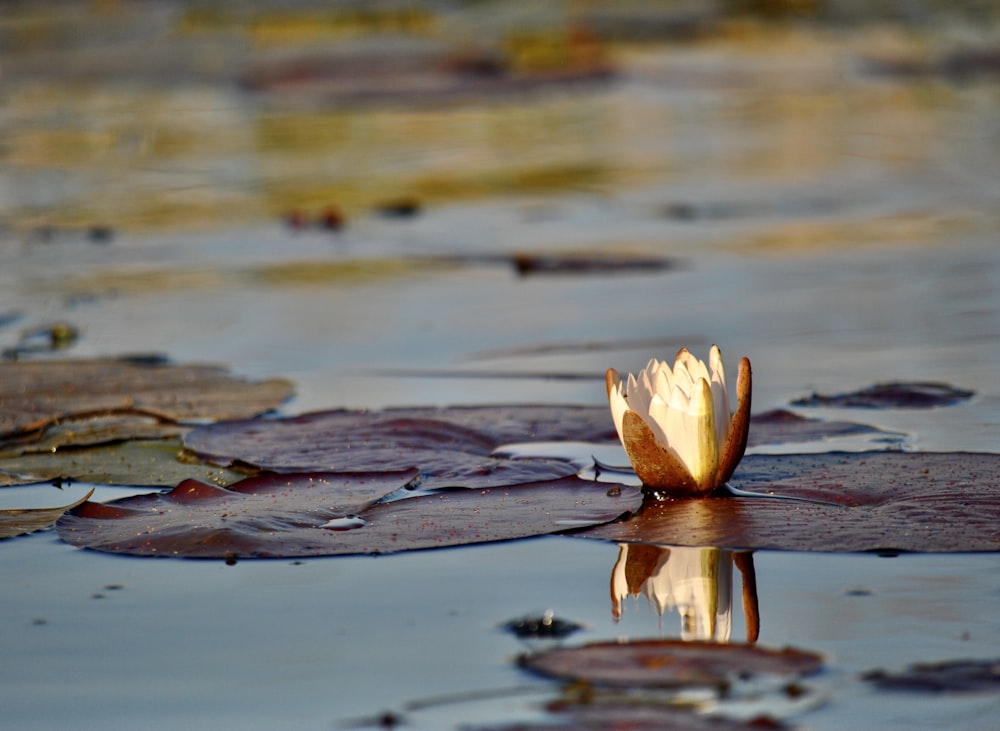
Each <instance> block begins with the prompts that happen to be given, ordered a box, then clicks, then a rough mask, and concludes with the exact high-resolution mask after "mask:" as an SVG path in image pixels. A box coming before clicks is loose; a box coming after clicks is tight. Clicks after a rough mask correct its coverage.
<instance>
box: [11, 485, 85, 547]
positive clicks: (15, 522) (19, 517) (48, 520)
mask: <svg viewBox="0 0 1000 731" xmlns="http://www.w3.org/2000/svg"><path fill="white" fill-rule="evenodd" d="M93 494H94V491H93V490H91V491H90V492H88V493H87V494H86V495H84V496H83V497H82V498H80V499H79V500H77V501H76V502H74V503H70V504H69V505H64V506H62V507H59V508H27V509H19V510H0V538H13V537H14V536H20V535H24V534H25V533H34V532H35V531H36V530H42V529H43V528H48V527H49V526H51V525H53V524H54V523H55V522H56V521H57V520H59V518H60V517H61V516H62V514H63V513H65V512H66V511H67V510H70V509H72V508H75V507H77V506H78V505H82V504H83V503H84V502H85V501H86V500H87V499H88V498H89V497H90V496H91V495H93Z"/></svg>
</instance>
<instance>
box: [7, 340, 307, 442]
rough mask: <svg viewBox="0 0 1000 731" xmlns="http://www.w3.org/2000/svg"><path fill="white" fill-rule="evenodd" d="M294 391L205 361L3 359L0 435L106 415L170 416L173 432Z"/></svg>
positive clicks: (27, 433) (28, 436)
mask: <svg viewBox="0 0 1000 731" xmlns="http://www.w3.org/2000/svg"><path fill="white" fill-rule="evenodd" d="M291 393H292V387H291V384H290V383H289V382H287V381H284V380H279V379H273V380H268V381H257V382H249V381H244V380H242V379H238V378H235V377H233V376H231V375H229V374H228V373H226V371H225V370H224V369H222V368H219V367H216V366H209V365H164V364H159V363H149V362H145V361H136V360H116V359H98V360H46V361H28V362H14V363H0V440H6V442H7V443H6V444H4V445H3V446H4V447H5V448H6V449H9V448H10V446H11V443H12V442H17V443H21V442H25V441H28V442H30V441H33V440H36V439H38V438H41V437H42V436H43V432H44V430H45V429H46V428H47V427H50V426H51V425H53V424H55V423H56V422H58V421H60V420H62V419H66V418H78V419H79V418H85V417H93V416H107V415H110V414H115V415H121V414H125V415H137V416H145V417H153V418H155V419H159V420H161V421H164V422H168V427H167V435H169V434H171V433H173V432H174V431H175V426H174V424H172V423H170V422H179V421H181V422H183V421H190V420H204V419H233V418H244V417H248V416H252V415H254V414H259V413H262V412H265V411H269V410H271V409H273V408H275V407H277V406H279V405H280V404H281V403H282V402H283V401H285V400H286V399H287V398H288V397H289V396H290V395H291ZM96 423H97V424H98V425H99V428H104V427H106V424H104V423H102V422H100V420H98V422H96ZM141 424H142V435H143V436H149V423H148V419H145V420H141ZM73 439H74V440H80V439H82V437H81V436H80V435H79V434H76V435H75V436H74V437H73ZM73 443H87V442H86V441H83V442H80V441H75V442H73Z"/></svg>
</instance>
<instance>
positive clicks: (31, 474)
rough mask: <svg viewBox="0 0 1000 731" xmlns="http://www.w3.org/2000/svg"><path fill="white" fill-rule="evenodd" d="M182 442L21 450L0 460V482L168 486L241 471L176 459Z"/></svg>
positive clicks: (220, 480)
mask: <svg viewBox="0 0 1000 731" xmlns="http://www.w3.org/2000/svg"><path fill="white" fill-rule="evenodd" d="M181 450H182V447H181V445H180V442H177V441H172V440H166V441H161V440H146V439H140V440H133V441H127V442H117V443H115V444H106V445H103V446H98V447H91V448H88V449H63V450H59V451H51V450H50V451H48V452H39V453H32V454H24V455H21V456H20V457H13V458H10V459H4V460H0V480H2V481H3V482H0V484H7V485H26V484H29V483H32V482H44V481H46V480H53V479H59V478H63V479H67V478H68V479H73V480H79V481H81V482H96V483H100V484H102V485H150V486H156V487H173V486H174V485H176V484H177V483H178V482H180V481H181V480H186V479H188V478H193V479H199V480H206V481H209V482H211V483H213V484H216V485H228V484H230V483H233V482H236V481H238V480H241V479H243V478H244V477H246V474H245V473H243V472H237V471H235V470H229V469H225V468H222V467H213V466H211V465H206V464H201V463H198V462H187V461H183V460H181V459H178V454H179V453H180V452H181Z"/></svg>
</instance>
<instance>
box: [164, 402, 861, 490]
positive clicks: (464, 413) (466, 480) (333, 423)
mask: <svg viewBox="0 0 1000 731" xmlns="http://www.w3.org/2000/svg"><path fill="white" fill-rule="evenodd" d="M774 413H776V412H768V414H764V415H762V417H761V418H760V420H759V421H758V420H755V421H754V422H753V423H752V426H751V429H750V444H761V443H765V444H766V443H769V441H768V440H769V439H770V440H775V441H792V440H800V441H810V440H813V439H818V438H821V437H823V436H833V435H842V434H846V433H857V432H859V431H866V430H873V428H872V427H867V426H864V425H857V424H849V423H846V422H822V421H819V420H815V419H805V418H804V417H798V416H795V415H792V414H790V412H781V414H783V416H780V417H775V416H771V415H770V414H774ZM568 441H578V442H593V443H599V444H617V443H618V434H617V431H616V430H615V427H614V423H613V421H612V419H611V414H610V412H609V411H608V409H607V407H603V406H602V407H592V406H558V405H551V406H544V405H541V406H540V405H531V406H528V405H524V406H466V407H452V408H441V409H438V408H406V409H387V410H385V411H347V410H337V411H322V412H313V413H309V414H303V415H301V416H297V417H292V418H286V419H267V420H262V419H250V420H243V421H231V422H220V423H216V424H208V425H205V426H202V427H199V428H197V429H194V430H193V431H191V432H189V433H188V434H187V435H186V436H185V437H184V446H185V447H187V448H188V449H190V450H191V451H193V452H195V453H197V454H198V455H199V456H201V457H202V458H203V459H205V460H208V461H211V462H214V463H216V464H222V465H232V464H236V463H243V464H249V465H253V466H255V467H258V468H260V469H265V470H272V471H275V472H323V471H366V470H370V471H379V470H389V469H405V468H409V467H416V468H418V469H420V470H421V471H422V472H423V473H424V475H425V485H426V486H428V487H443V486H452V485H463V486H465V487H480V486H492V485H504V484H517V483H518V482H525V481H529V480H543V479H554V478H557V477H563V476H568V475H572V474H575V473H576V468H575V467H573V466H572V465H571V464H569V463H568V462H565V461H562V460H560V459H545V458H543V457H542V456H541V455H539V456H537V457H533V458H531V459H514V460H512V459H503V458H501V457H499V456H498V455H494V454H493V452H494V450H496V449H497V448H498V447H500V446H501V445H505V444H512V443H525V442H568Z"/></svg>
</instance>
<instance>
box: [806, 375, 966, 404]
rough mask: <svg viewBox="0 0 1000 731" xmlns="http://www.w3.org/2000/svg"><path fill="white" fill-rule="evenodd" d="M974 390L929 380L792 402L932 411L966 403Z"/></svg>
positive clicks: (904, 382)
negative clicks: (936, 408) (940, 407)
mask: <svg viewBox="0 0 1000 731" xmlns="http://www.w3.org/2000/svg"><path fill="white" fill-rule="evenodd" d="M974 395H975V391H966V390H965V389H961V388H955V387H954V386H949V385H948V384H947V383H934V382H929V381H891V382H888V383H877V384H875V385H874V386H869V387H868V388H864V389H861V390H860V391H854V392H851V393H840V394H836V395H833V396H828V395H825V394H820V393H813V394H812V395H811V396H804V397H802V398H800V399H796V400H795V401H792V405H793V406H837V407H843V408H851V409H929V408H932V407H934V406H953V405H954V404H958V403H961V402H962V401H967V400H969V399H970V398H972V397H973V396H974Z"/></svg>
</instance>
